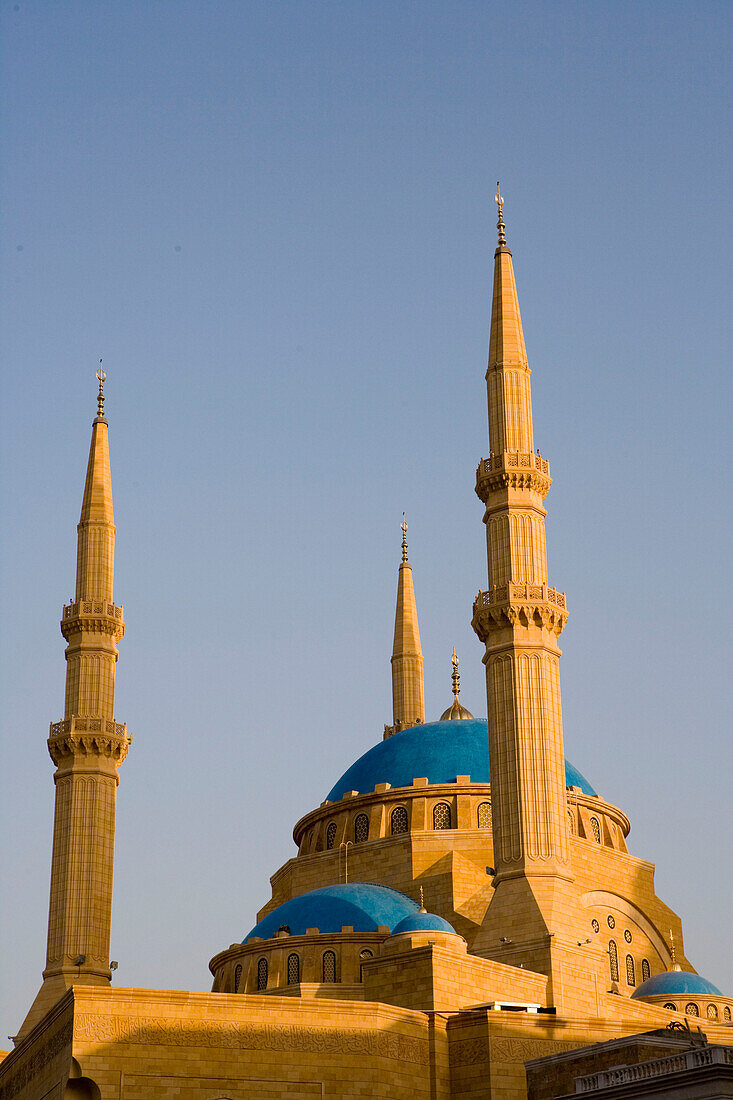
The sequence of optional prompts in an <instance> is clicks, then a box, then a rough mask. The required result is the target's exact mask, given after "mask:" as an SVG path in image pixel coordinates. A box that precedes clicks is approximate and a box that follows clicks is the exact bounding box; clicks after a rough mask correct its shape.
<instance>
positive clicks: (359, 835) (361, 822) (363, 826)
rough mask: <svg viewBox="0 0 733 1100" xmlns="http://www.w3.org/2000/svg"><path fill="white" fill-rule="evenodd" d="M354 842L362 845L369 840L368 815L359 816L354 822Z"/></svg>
mask: <svg viewBox="0 0 733 1100" xmlns="http://www.w3.org/2000/svg"><path fill="white" fill-rule="evenodd" d="M354 840H355V841H356V843H357V844H361V843H362V841H364V840H369V818H368V817H367V815H366V814H357V815H356V818H355V820H354Z"/></svg>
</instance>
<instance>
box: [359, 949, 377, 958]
mask: <svg viewBox="0 0 733 1100" xmlns="http://www.w3.org/2000/svg"><path fill="white" fill-rule="evenodd" d="M359 958H360V959H373V958H374V952H373V951H370V950H369V948H368V947H364V948H362V950H361V951H360V952H359Z"/></svg>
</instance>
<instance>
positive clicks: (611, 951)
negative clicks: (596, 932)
mask: <svg viewBox="0 0 733 1100" xmlns="http://www.w3.org/2000/svg"><path fill="white" fill-rule="evenodd" d="M608 965H609V969H610V971H611V981H612V982H617V981H618V948H617V947H616V941H615V940H609V941H608Z"/></svg>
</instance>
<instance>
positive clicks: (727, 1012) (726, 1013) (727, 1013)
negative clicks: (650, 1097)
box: [723, 1005, 730, 1020]
mask: <svg viewBox="0 0 733 1100" xmlns="http://www.w3.org/2000/svg"><path fill="white" fill-rule="evenodd" d="M723 1019H724V1020H730V1008H729V1006H728V1005H726V1006H725V1008H724V1009H723Z"/></svg>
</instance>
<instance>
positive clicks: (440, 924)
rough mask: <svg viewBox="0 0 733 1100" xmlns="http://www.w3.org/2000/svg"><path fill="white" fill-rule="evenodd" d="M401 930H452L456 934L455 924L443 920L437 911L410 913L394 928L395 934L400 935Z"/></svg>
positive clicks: (393, 933)
mask: <svg viewBox="0 0 733 1100" xmlns="http://www.w3.org/2000/svg"><path fill="white" fill-rule="evenodd" d="M400 932H452V933H453V935H454V936H455V935H456V930H455V928H454V927H453V925H452V924H449V923H448V921H447V920H443V918H442V917H439V916H438V914H437V913H410V915H409V916H407V917H403V918H402V920H401V921H400V923H399V924H396V925H395V926H394V928H393V929H392V935H393V936H397V935H399V933H400Z"/></svg>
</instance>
